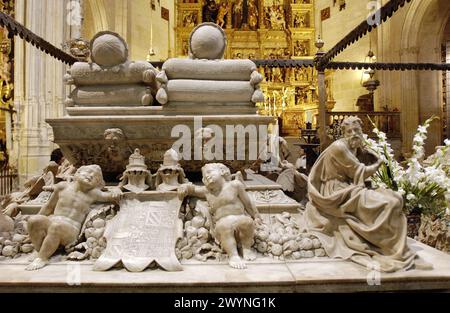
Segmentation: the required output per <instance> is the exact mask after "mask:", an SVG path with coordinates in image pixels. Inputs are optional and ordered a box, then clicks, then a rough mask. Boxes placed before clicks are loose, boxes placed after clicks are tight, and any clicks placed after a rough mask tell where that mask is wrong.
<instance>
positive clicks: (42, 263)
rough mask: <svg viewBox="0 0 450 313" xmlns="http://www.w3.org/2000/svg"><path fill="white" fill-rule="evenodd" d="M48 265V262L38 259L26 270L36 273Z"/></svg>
mask: <svg viewBox="0 0 450 313" xmlns="http://www.w3.org/2000/svg"><path fill="white" fill-rule="evenodd" d="M47 263H48V261H44V260H42V259H41V258H36V259H34V261H33V262H31V263H30V264H29V265H28V266H27V267H26V268H25V269H26V270H27V271H35V270H38V269H40V268H43V267H44V266H45V265H47Z"/></svg>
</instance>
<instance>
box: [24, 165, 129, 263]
mask: <svg viewBox="0 0 450 313" xmlns="http://www.w3.org/2000/svg"><path fill="white" fill-rule="evenodd" d="M103 186H104V181H103V176H102V171H101V168H100V166H98V165H87V166H82V167H80V168H79V169H78V170H77V171H76V173H75V175H74V181H73V182H61V183H59V184H56V185H55V186H54V188H53V189H54V190H53V194H52V196H51V198H50V200H49V201H48V202H47V203H46V204H45V205H44V206H43V207H42V208H41V210H40V211H39V214H38V215H34V216H32V217H31V218H30V219H29V220H28V232H29V234H30V238H31V242H32V243H33V246H34V248H35V250H36V251H37V256H36V258H35V259H34V260H33V262H31V264H29V265H28V266H27V268H26V269H27V270H30V271H31V270H37V269H40V268H42V267H44V266H45V265H46V264H47V263H48V260H49V258H50V257H51V256H52V255H53V254H54V253H55V251H56V250H57V249H58V247H59V246H60V245H62V246H68V245H70V244H73V243H74V242H75V241H76V240H77V238H78V236H79V234H80V230H81V226H82V225H83V222H84V220H85V218H86V216H87V214H88V213H89V208H90V206H91V204H93V203H94V202H95V201H104V202H107V201H117V200H119V199H120V197H121V194H122V193H121V192H120V190H117V191H114V192H102V191H101V188H102V187H103Z"/></svg>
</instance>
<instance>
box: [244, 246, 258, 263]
mask: <svg viewBox="0 0 450 313" xmlns="http://www.w3.org/2000/svg"><path fill="white" fill-rule="evenodd" d="M242 256H243V257H244V260H246V261H254V260H255V259H256V253H255V252H254V251H253V250H252V249H250V248H248V249H247V248H243V249H242Z"/></svg>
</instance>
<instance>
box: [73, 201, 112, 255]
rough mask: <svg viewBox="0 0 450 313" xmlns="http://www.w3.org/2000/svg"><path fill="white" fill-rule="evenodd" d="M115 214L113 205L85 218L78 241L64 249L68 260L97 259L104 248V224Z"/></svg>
mask: <svg viewBox="0 0 450 313" xmlns="http://www.w3.org/2000/svg"><path fill="white" fill-rule="evenodd" d="M115 215H116V211H115V208H114V206H113V205H108V206H106V207H103V208H101V209H99V210H97V212H96V213H95V214H92V215H91V216H89V217H88V218H87V219H86V222H85V224H84V230H83V231H82V232H81V235H80V239H79V241H78V243H77V244H76V245H74V246H72V247H69V248H67V249H66V251H67V252H70V253H69V255H68V259H69V260H86V259H94V260H95V259H98V258H99V257H100V256H101V255H102V253H103V251H104V250H105V248H106V238H105V236H104V234H105V229H106V224H107V222H108V221H110V220H111V219H112V218H113V217H114V216H115Z"/></svg>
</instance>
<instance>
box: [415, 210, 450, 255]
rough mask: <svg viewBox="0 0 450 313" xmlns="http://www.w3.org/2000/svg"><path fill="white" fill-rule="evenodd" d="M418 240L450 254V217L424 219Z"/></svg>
mask: <svg viewBox="0 0 450 313" xmlns="http://www.w3.org/2000/svg"><path fill="white" fill-rule="evenodd" d="M418 240H419V241H420V242H423V243H425V244H427V245H429V246H431V247H433V248H436V249H438V250H441V251H444V252H447V253H450V215H445V216H444V217H442V218H431V217H422V223H421V225H420V229H419V236H418Z"/></svg>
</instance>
